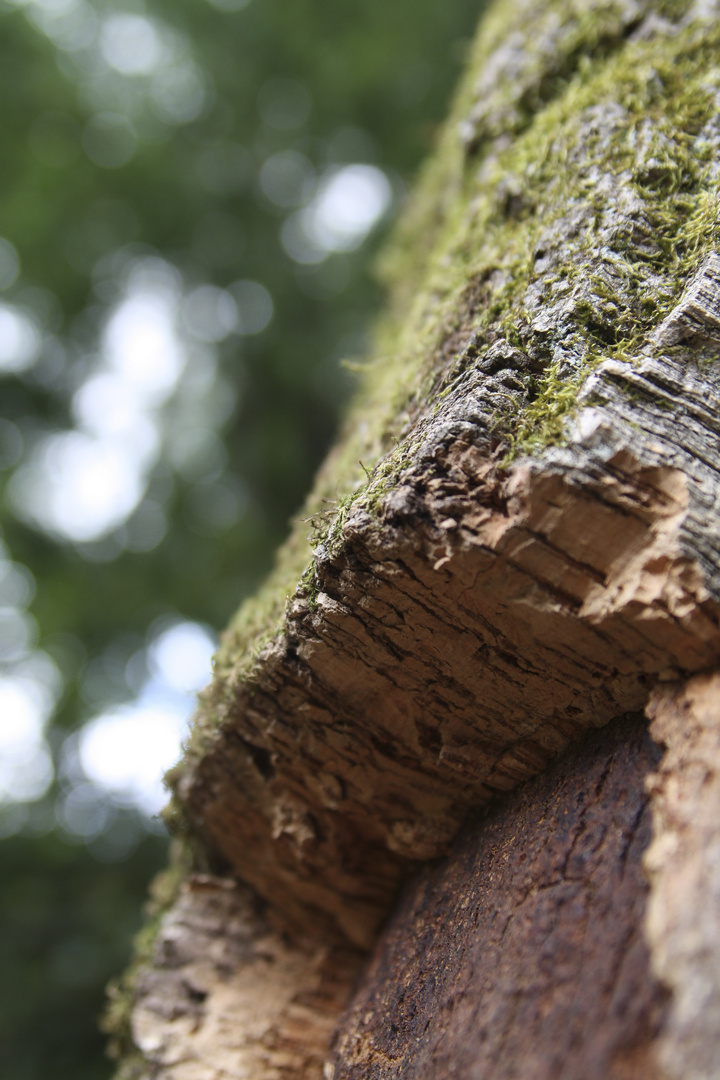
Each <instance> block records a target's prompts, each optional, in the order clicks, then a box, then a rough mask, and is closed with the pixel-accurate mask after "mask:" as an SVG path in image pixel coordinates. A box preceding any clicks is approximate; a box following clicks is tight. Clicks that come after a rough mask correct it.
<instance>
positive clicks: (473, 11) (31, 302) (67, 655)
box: [0, 0, 483, 1080]
mask: <svg viewBox="0 0 720 1080" xmlns="http://www.w3.org/2000/svg"><path fill="white" fill-rule="evenodd" d="M482 6H483V5H482V0H442V2H441V0H393V2H392V3H387V0H363V3H357V2H350V0H294V2H293V3H292V4H289V3H280V2H278V0H252V2H248V0H212V2H210V0H146V2H143V0H117V2H111V0H0V88H1V93H2V100H3V107H4V124H3V129H2V133H0V140H2V159H3V169H2V171H1V172H0V238H2V239H0V290H1V291H0V395H1V400H2V409H1V418H0V494H1V495H2V503H1V504H0V526H1V528H2V534H1V535H2V540H3V542H4V545H5V549H4V551H5V556H4V557H5V559H6V565H10V564H9V563H7V559H11V560H12V561H13V565H14V566H15V568H16V571H17V572H16V573H15V579H17V580H20V579H23V580H26V582H29V585H28V589H27V590H26V591H27V597H26V599H25V601H24V604H25V606H24V607H22V605H21V607H22V611H20V608H18V611H20V615H21V616H22V618H23V619H24V620H25V621H24V622H23V623H22V625H23V626H24V628H25V629H24V633H26V636H27V650H30V651H32V650H33V649H35V650H38V649H39V650H42V652H43V653H44V654H45V655H46V656H49V657H50V658H52V660H53V662H54V664H55V665H56V666H57V669H58V671H59V674H60V677H61V679H60V681H59V684H58V687H57V688H56V691H55V697H56V698H57V701H56V705H55V709H54V712H53V715H52V719H51V721H50V727H49V730H48V733H47V739H48V744H49V746H50V748H51V749H52V750H53V751H54V754H55V758H56V762H57V761H59V760H60V757H61V751H62V746H63V740H64V739H65V738H66V737H67V735H68V734H72V733H73V732H75V731H76V730H77V729H78V728H79V726H81V725H82V724H83V723H84V722H86V721H87V720H88V719H90V718H92V717H93V716H94V715H96V714H97V713H98V712H99V711H101V710H102V709H103V708H106V707H107V706H108V705H110V704H112V703H113V702H122V701H126V700H129V698H130V697H132V695H133V693H134V692H135V691H137V688H138V685H139V682H138V680H139V679H140V681H141V677H140V676H138V661H137V658H138V656H140V658H141V660H142V655H143V649H144V648H145V647H146V645H147V642H148V636H147V635H148V633H149V628H151V627H152V626H153V625H157V622H158V620H162V619H163V618H164V617H167V616H168V615H173V614H176V615H178V616H181V617H182V618H185V619H188V620H194V621H197V622H200V623H205V624H208V625H209V626H212V627H214V628H216V629H219V628H221V627H222V625H223V624H224V623H225V622H226V620H227V619H228V617H229V616H230V614H231V613H232V611H233V610H234V609H235V608H236V607H237V605H238V604H239V603H240V601H241V600H242V599H243V598H244V597H245V596H247V595H248V593H249V592H251V591H252V590H253V589H254V588H255V587H256V586H257V584H258V582H259V580H260V579H261V578H262V576H263V574H264V573H266V572H267V570H268V569H269V566H270V564H271V561H272V553H273V551H274V549H275V548H276V546H277V544H278V543H279V541H280V540H281V539H282V538H283V536H284V535H285V533H286V530H287V527H288V521H289V518H290V516H291V515H292V514H293V513H294V512H296V511H297V508H298V506H299V505H300V502H301V500H302V497H303V495H304V492H305V490H306V488H307V487H308V486H309V483H310V480H311V477H312V474H313V472H314V470H315V468H316V467H317V465H318V463H319V461H320V459H321V457H322V455H323V453H324V452H325V450H326V448H327V446H328V444H329V442H330V440H331V438H332V435H333V432H334V430H335V427H336V424H337V418H338V414H339V410H340V409H341V408H342V405H343V402H344V401H345V400H346V398H347V395H348V393H349V392H350V390H351V377H350V376H349V375H348V374H347V371H346V369H345V368H344V367H343V366H342V364H341V361H343V360H348V359H352V358H353V357H356V356H358V355H360V354H362V351H363V348H364V342H365V337H366V334H367V328H368V322H369V319H370V317H371V315H372V313H373V312H374V311H375V310H376V309H377V306H378V304H379V302H380V290H379V287H378V286H377V284H376V283H375V282H374V280H373V278H372V274H371V272H370V271H369V267H370V266H371V264H372V257H373V254H374V252H375V250H376V248H377V245H378V244H379V243H380V242H381V240H382V236H383V233H384V231H385V230H386V228H387V224H388V222H389V220H390V219H391V217H392V212H390V213H387V214H385V216H384V218H383V220H382V223H381V224H380V226H379V227H376V228H374V230H371V231H370V232H369V234H368V238H365V233H364V232H362V230H361V229H359V227H358V231H357V233H356V234H352V231H351V232H350V233H348V234H346V235H345V238H344V239H343V236H342V235H340V238H339V239H338V238H337V236H336V238H335V241H336V242H333V239H332V236H331V237H330V240H329V241H328V242H327V244H326V247H325V248H323V247H322V244H321V243H320V242H319V241H316V243H315V247H314V248H313V243H312V238H311V237H310V238H308V235H304V234H303V227H304V226H303V222H306V221H307V220H309V219H308V218H307V217H305V218H304V217H303V214H306V215H307V213H311V212H312V211H313V207H315V208H316V209H317V207H318V206H319V205H320V202H319V200H321V196H322V195H323V192H325V193H326V194H327V191H328V190H329V185H331V182H332V180H333V177H337V176H338V174H339V173H340V171H341V170H342V169H343V168H348V167H349V166H361V167H362V168H364V169H366V170H367V168H368V167H372V171H371V172H369V173H368V172H365V173H363V172H362V169H361V172H360V173H358V174H357V175H358V176H360V179H363V177H364V178H365V179H367V177H368V176H369V177H370V178H371V179H373V177H374V182H377V181H379V179H382V178H383V177H385V178H386V181H385V182H386V184H387V186H388V190H391V191H392V197H393V199H392V210H393V211H394V210H395V209H396V208H397V206H398V205H399V204H400V202H401V201H402V193H403V191H404V189H405V186H406V184H407V183H408V182H409V180H410V178H411V176H412V173H413V171H414V170H415V169H416V167H417V165H418V163H419V161H420V160H421V159H422V157H423V156H424V154H425V153H426V152H428V151H429V150H430V149H431V147H432V144H433V137H434V132H435V130H436V126H437V124H438V123H439V122H440V121H441V120H442V117H443V115H444V113H445V110H446V107H447V101H448V97H449V94H450V91H451V89H452V86H453V83H454V82H455V80H456V77H457V74H458V72H459V67H460V64H461V62H462V58H463V54H464V50H465V47H466V43H467V40H468V39H469V36H470V34H471V33H472V31H473V29H474V24H475V22H476V21H477V17H478V14H479V12H480V10H481V8H482ZM118 19H119V20H120V21H118ZM113 20H115V21H113ZM123 20H124V21H123ZM133 20H134V21H133ZM148 28H149V29H148ZM143 34H144V35H145V36H144V37H143ZM123 35H125V36H124V37H123ZM143 50H145V51H143ZM153 50H154V53H153ZM346 175H350V174H346ZM376 188H377V183H376ZM378 190H379V189H378ZM371 194H372V192H371ZM376 194H377V191H376ZM353 237H354V238H353ZM5 242H8V243H9V245H12V246H11V247H9V246H8V243H5ZM318 243H320V246H318ZM3 244H4V247H3ZM303 245H304V246H303ZM15 253H17V255H18V256H19V272H17V273H16V272H15V270H18V268H17V267H16V268H15V270H14V269H13V258H14V254H15ZM138 268H139V269H138ZM140 271H142V273H145V275H146V278H147V275H148V274H150V277H151V278H152V275H153V274H155V276H156V277H157V276H158V275H159V279H161V283H162V282H164V284H163V288H166V291H167V289H168V288H170V287H172V289H174V290H175V291H174V293H173V295H174V296H175V297H176V298H177V299H178V304H179V307H178V310H177V320H178V322H177V326H178V334H179V335H180V336H181V338H182V340H183V341H187V342H190V344H189V345H188V350H189V352H188V357H189V359H188V361H187V365H186V369H185V373H184V375H183V376H182V377H181V378H180V379H179V382H178V384H177V386H176V387H174V388H172V392H168V393H167V394H166V396H165V397H164V398H163V397H162V395H160V398H159V399H158V401H159V403H158V404H157V406H156V407H155V409H154V412H153V414H152V415H153V423H154V424H155V434H156V436H157V440H158V445H157V449H156V451H155V452H154V453H153V454H151V455H150V456H149V458H148V462H149V464H147V465H146V467H145V468H144V471H143V472H142V475H141V477H140V480H141V488H140V491H139V495H138V498H137V499H135V500H134V503H133V501H132V500H130V503H131V504H132V505H130V504H129V509H128V511H127V513H126V514H125V516H124V518H123V517H122V515H121V516H120V518H119V519H117V520H113V521H111V523H110V525H109V526H108V527H107V528H106V529H104V530H103V529H98V530H96V535H89V534H88V535H87V536H84V537H83V536H78V535H74V534H73V533H72V530H70V532H68V531H67V530H66V531H65V533H63V530H62V529H60V528H53V527H52V526H51V525H48V524H47V523H46V524H45V525H44V524H43V521H42V513H40V514H39V517H38V515H36V517H35V518H33V516H32V514H29V513H28V512H25V511H23V510H22V501H23V495H24V494H25V493H26V492H25V488H26V487H28V486H29V485H30V482H31V478H32V472H31V471H28V470H29V469H30V466H31V465H32V462H33V461H34V460H36V459H38V455H39V454H41V451H42V452H45V454H46V456H45V459H44V460H45V462H46V467H47V468H50V474H49V475H50V481H52V478H53V474H52V468H51V467H52V465H53V461H52V454H53V452H54V451H53V449H52V448H53V446H55V444H54V443H52V438H53V437H54V436H55V435H57V434H58V433H66V434H67V433H69V432H73V431H78V430H81V429H82V423H83V420H82V416H83V412H82V410H83V408H84V406H83V404H82V400H81V397H80V395H81V392H82V391H83V388H84V387H85V388H86V387H87V386H88V385H89V383H90V381H91V380H92V379H93V377H94V376H96V375H97V374H98V372H100V373H102V371H103V370H105V369H104V368H103V366H102V365H103V363H104V361H103V350H104V349H105V350H107V335H108V327H109V326H110V325H111V322H112V318H113V313H116V312H117V311H118V310H119V309H120V307H121V305H122V304H123V303H124V302H125V301H126V300H127V298H128V297H129V296H130V295H131V285H132V281H133V280H136V279H137V275H138V273H139V272H140ZM133 274H135V278H133ZM163 275H164V276H163ZM141 276H142V275H141ZM168 282H169V283H170V285H168ZM247 282H251V283H259V285H261V286H262V287H263V289H264V290H266V293H263V292H262V290H261V291H260V293H257V289H256V292H255V293H253V292H252V288H256V285H253V286H251V291H250V293H248V292H247V288H246V285H247ZM242 283H245V284H242ZM208 286H210V287H211V289H210V291H209V292H208V291H207V289H208ZM172 289H171V291H172ZM203 290H205V291H204V292H203ZM243 290H245V291H243ZM267 295H269V297H270V298H271V299H272V310H273V316H272V318H271V319H270V321H269V322H267V325H264V326H261V324H262V322H263V320H262V319H259V320H258V322H257V326H255V327H253V326H252V325H251V324H252V319H253V317H254V316H253V311H255V313H256V314H257V312H256V309H252V310H250V309H249V310H250V314H249V316H248V318H249V322H248V320H247V319H246V321H245V324H243V322H242V319H243V318H245V316H244V315H243V310H244V309H243V304H244V303H246V302H247V303H249V302H250V301H249V300H248V296H249V297H250V300H252V303H254V304H255V305H256V307H257V302H259V301H258V296H260V299H261V300H262V298H263V297H267ZM228 297H229V298H231V299H230V300H228ZM233 297H234V300H233V299H232V298H233ZM253 298H254V299H253ZM262 302H265V301H264V300H262ZM228 303H229V305H230V307H228V308H227V310H228V311H229V310H230V308H232V310H233V311H235V312H236V314H237V313H239V315H238V319H239V321H238V322H236V323H235V324H234V325H233V326H232V328H231V327H230V322H231V321H232V320H230V321H228V322H227V325H226V326H225V327H224V328H223V325H222V320H223V318H224V317H225V316H224V315H223V312H224V311H225V310H226V309H225V308H223V304H226V305H227V304H228ZM203 304H205V307H204V308H203ZM208 304H210V306H211V307H212V304H215V305H216V308H217V310H216V311H215V316H214V318H215V322H212V320H211V322H210V324H208V321H207V319H208V315H207V312H208V310H209V309H208V307H207V305H208ZM233 304H235V307H233ZM2 305H5V307H4V308H3V307H2ZM193 305H195V306H194V307H193ZM218 305H219V306H218ZM261 306H262V304H261ZM3 310H4V311H5V312H6V315H7V313H8V312H9V313H10V314H9V315H8V316H7V318H6V320H5V322H3V315H2V312H3ZM193 312H195V315H194V316H193ZM18 313H19V316H20V317H22V318H23V319H24V320H25V323H24V324H23V325H25V327H26V329H27V327H28V326H29V327H30V329H31V331H32V334H34V335H35V336H34V338H33V341H34V342H35V345H34V352H33V356H32V362H30V361H29V360H28V361H27V362H25V361H22V360H18V361H13V359H12V356H10V360H8V361H7V362H6V363H5V367H4V368H3V366H2V362H1V358H2V356H3V348H4V346H3V343H2V334H3V333H6V334H7V333H9V332H10V331H12V329H13V326H14V327H15V330H16V331H17V325H15V324H13V323H12V319H13V318H15V317H16V316H18ZM8 318H9V319H10V322H8V321H7V319H8ZM193 318H194V320H195V322H194V323H193ZM228 318H229V317H228ZM203 319H205V322H203ZM8 327H9V328H10V329H9V330H8ZM28 332H29V331H28ZM31 336H32V335H31ZM103 342H105V345H104V344H103ZM8 349H9V346H7V347H6V348H5V352H6V354H7V355H10V353H8ZM10 352H11V350H10ZM18 355H19V354H18ZM86 426H87V425H86ZM58 445H59V444H58ZM43 447H45V451H43ZM48 447H49V448H50V449H49V450H48ZM48 455H49V456H48ZM48 461H49V465H48ZM62 482H63V478H62V476H61V475H60V473H58V479H57V485H58V486H60V485H61V484H62ZM18 492H19V494H18ZM61 494H62V493H61ZM45 497H46V498H47V496H45ZM41 510H42V507H41ZM23 568H25V569H24V570H23ZM28 569H29V571H30V575H28V574H27V570H28ZM23 574H24V575H25V577H24V578H23ZM15 579H13V580H15ZM5 580H10V578H7V576H6V579H5ZM1 586H2V582H0V591H1ZM4 602H5V601H3V600H2V598H1V597H0V608H2V605H3V603H4ZM18 603H19V601H18ZM3 610H4V609H3ZM14 610H15V609H12V610H11V609H10V608H8V611H10V616H13V611H14ZM16 614H17V612H16ZM0 616H2V611H0ZM10 616H8V617H9V618H10ZM13 617H14V616H13ZM18 617H19V616H18ZM0 622H1V618H0ZM8 625H9V626H11V627H12V625H14V624H13V623H12V621H11V622H10V623H8ZM18 625H19V624H18ZM1 647H2V626H0V648H1ZM8 656H9V660H8V661H7V664H6V665H5V667H2V664H0V676H1V675H2V672H3V671H5V670H7V671H10V670H11V669H12V664H13V663H15V660H16V659H17V658H18V657H19V658H20V660H22V650H20V651H19V652H18V650H17V649H16V650H15V653H13V650H12V647H11V648H10V652H9V653H8ZM133 664H134V667H133ZM140 667H141V668H142V662H141V663H140ZM143 670H144V669H143ZM133 671H134V672H135V674H134V675H133V674H132V672H133ZM1 722H2V721H0V723H1ZM58 775H59V780H56V781H55V783H54V785H53V786H52V787H51V788H50V789H49V791H48V792H47V794H46V795H45V796H44V798H43V799H42V800H40V801H38V803H37V805H33V806H31V807H29V809H28V810H27V812H26V811H25V810H23V812H22V813H19V814H18V815H17V816H16V820H17V823H18V824H17V828H16V829H14V828H13V826H12V813H13V812H14V811H15V809H17V808H13V807H10V808H9V811H8V813H10V817H9V818H8V814H5V818H4V819H2V820H5V822H6V823H5V825H4V826H3V825H2V820H0V835H2V832H3V829H4V832H5V833H6V834H7V833H12V832H13V831H15V835H10V836H8V838H7V839H5V840H3V841H2V842H0V873H1V874H2V883H3V885H2V894H1V899H0V904H1V906H2V917H3V927H4V933H3V939H4V942H3V945H2V949H3V951H2V966H1V967H0V973H1V974H0V995H1V996H2V1002H3V1004H2V1017H1V1019H0V1046H1V1051H0V1052H1V1054H2V1057H1V1058H0V1062H1V1064H0V1074H1V1075H2V1077H3V1080H47V1078H49V1077H51V1076H52V1077H53V1080H63V1078H65V1077H67V1078H70V1077H72V1078H73V1080H91V1078H92V1080H95V1078H101V1077H106V1076H108V1075H109V1074H110V1066H109V1064H108V1063H107V1062H106V1061H105V1060H104V1059H103V1057H102V1052H101V1049H102V1040H101V1038H100V1036H99V1035H98V1034H97V1031H96V1025H95V1021H96V1017H97V1015H98V1013H99V1012H100V1010H101V1008H102V987H103V985H104V983H105V982H106V980H107V978H108V976H109V975H110V974H111V973H112V972H114V971H117V970H118V969H119V968H121V967H122V966H123V964H124V962H125V957H126V955H127V950H128V947H129V945H128V942H129V937H130V934H131V932H132V930H133V929H134V927H135V926H136V925H137V923H138V921H139V910H140V905H141V898H142V896H143V895H144V892H145V889H146V884H147V878H148V875H149V874H150V873H151V872H152V870H153V869H154V868H155V867H157V866H158V865H159V863H160V862H161V861H162V859H163V850H164V846H163V841H162V840H161V839H160V838H158V837H157V836H153V835H149V834H148V835H145V834H141V832H137V830H136V833H137V836H140V835H143V836H144V838H143V839H141V840H140V841H139V843H137V844H135V846H133V845H128V844H125V846H123V844H120V845H119V846H117V845H116V847H115V848H113V847H112V844H110V846H108V844H105V846H103V844H102V843H100V842H97V843H95V846H94V847H93V845H92V844H90V845H89V846H88V845H85V844H83V843H82V842H80V840H79V839H78V837H77V836H75V837H72V836H70V835H69V834H67V833H66V832H63V828H62V827H61V826H60V825H58V824H57V820H58V819H56V818H55V817H54V809H53V808H54V800H55V799H56V798H58V797H59V795H61V794H62V792H63V783H66V781H63V774H62V769H61V770H60V772H59V774H58ZM1 798H2V792H1V791H0V799H1ZM0 809H1V807H0ZM6 809H7V807H6ZM136 816H137V815H136V814H135V811H132V810H122V808H121V809H119V810H117V812H114V818H113V820H114V821H115V822H116V825H115V827H116V828H118V827H120V826H118V825H117V822H118V821H120V824H121V825H122V823H123V822H125V824H126V825H127V823H128V822H130V825H132V828H136V825H135V824H133V822H135V818H136ZM0 817H1V815H0ZM8 820H9V821H10V825H8V824H7V821H8ZM59 820H62V818H60V819H59ZM128 827H130V826H128ZM18 830H19V831H18ZM131 831H132V830H131ZM128 852H130V854H128ZM8 928H10V929H9V932H8Z"/></svg>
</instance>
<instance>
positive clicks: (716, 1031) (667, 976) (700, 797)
mask: <svg viewBox="0 0 720 1080" xmlns="http://www.w3.org/2000/svg"><path fill="white" fill-rule="evenodd" d="M649 714H650V716H651V717H652V721H653V723H652V728H651V731H652V734H653V736H654V737H655V738H656V739H657V741H658V742H660V743H664V744H665V746H666V747H667V752H666V754H665V757H664V758H663V760H662V764H661V767H660V769H659V770H658V772H657V774H656V776H655V777H654V778H652V780H651V781H650V784H649V789H650V792H651V794H652V802H653V819H654V839H653V842H652V846H651V848H650V850H649V851H648V853H647V857H646V868H647V870H648V873H649V876H650V881H651V885H652V891H651V899H650V905H649V909H648V917H647V936H648V941H649V942H650V945H651V948H652V955H653V963H654V967H655V972H656V974H657V975H658V977H659V978H661V979H662V980H663V982H664V983H665V984H666V985H667V986H668V987H669V989H670V990H671V991H672V999H671V1000H672V1007H671V1009H670V1014H669V1018H668V1023H667V1025H666V1030H665V1031H664V1034H663V1037H662V1041H661V1045H660V1055H659V1056H660V1062H661V1064H662V1065H663V1067H664V1069H665V1070H666V1073H667V1075H668V1076H669V1077H671V1078H672V1080H707V1078H710V1077H716V1076H718V1075H720V673H717V672H716V673H715V674H713V675H699V676H697V677H696V678H694V679H692V680H691V681H690V682H689V683H688V684H687V685H685V686H681V687H669V688H667V689H664V690H659V691H658V692H657V693H656V694H654V696H653V700H652V702H651V705H650V709H649Z"/></svg>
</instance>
